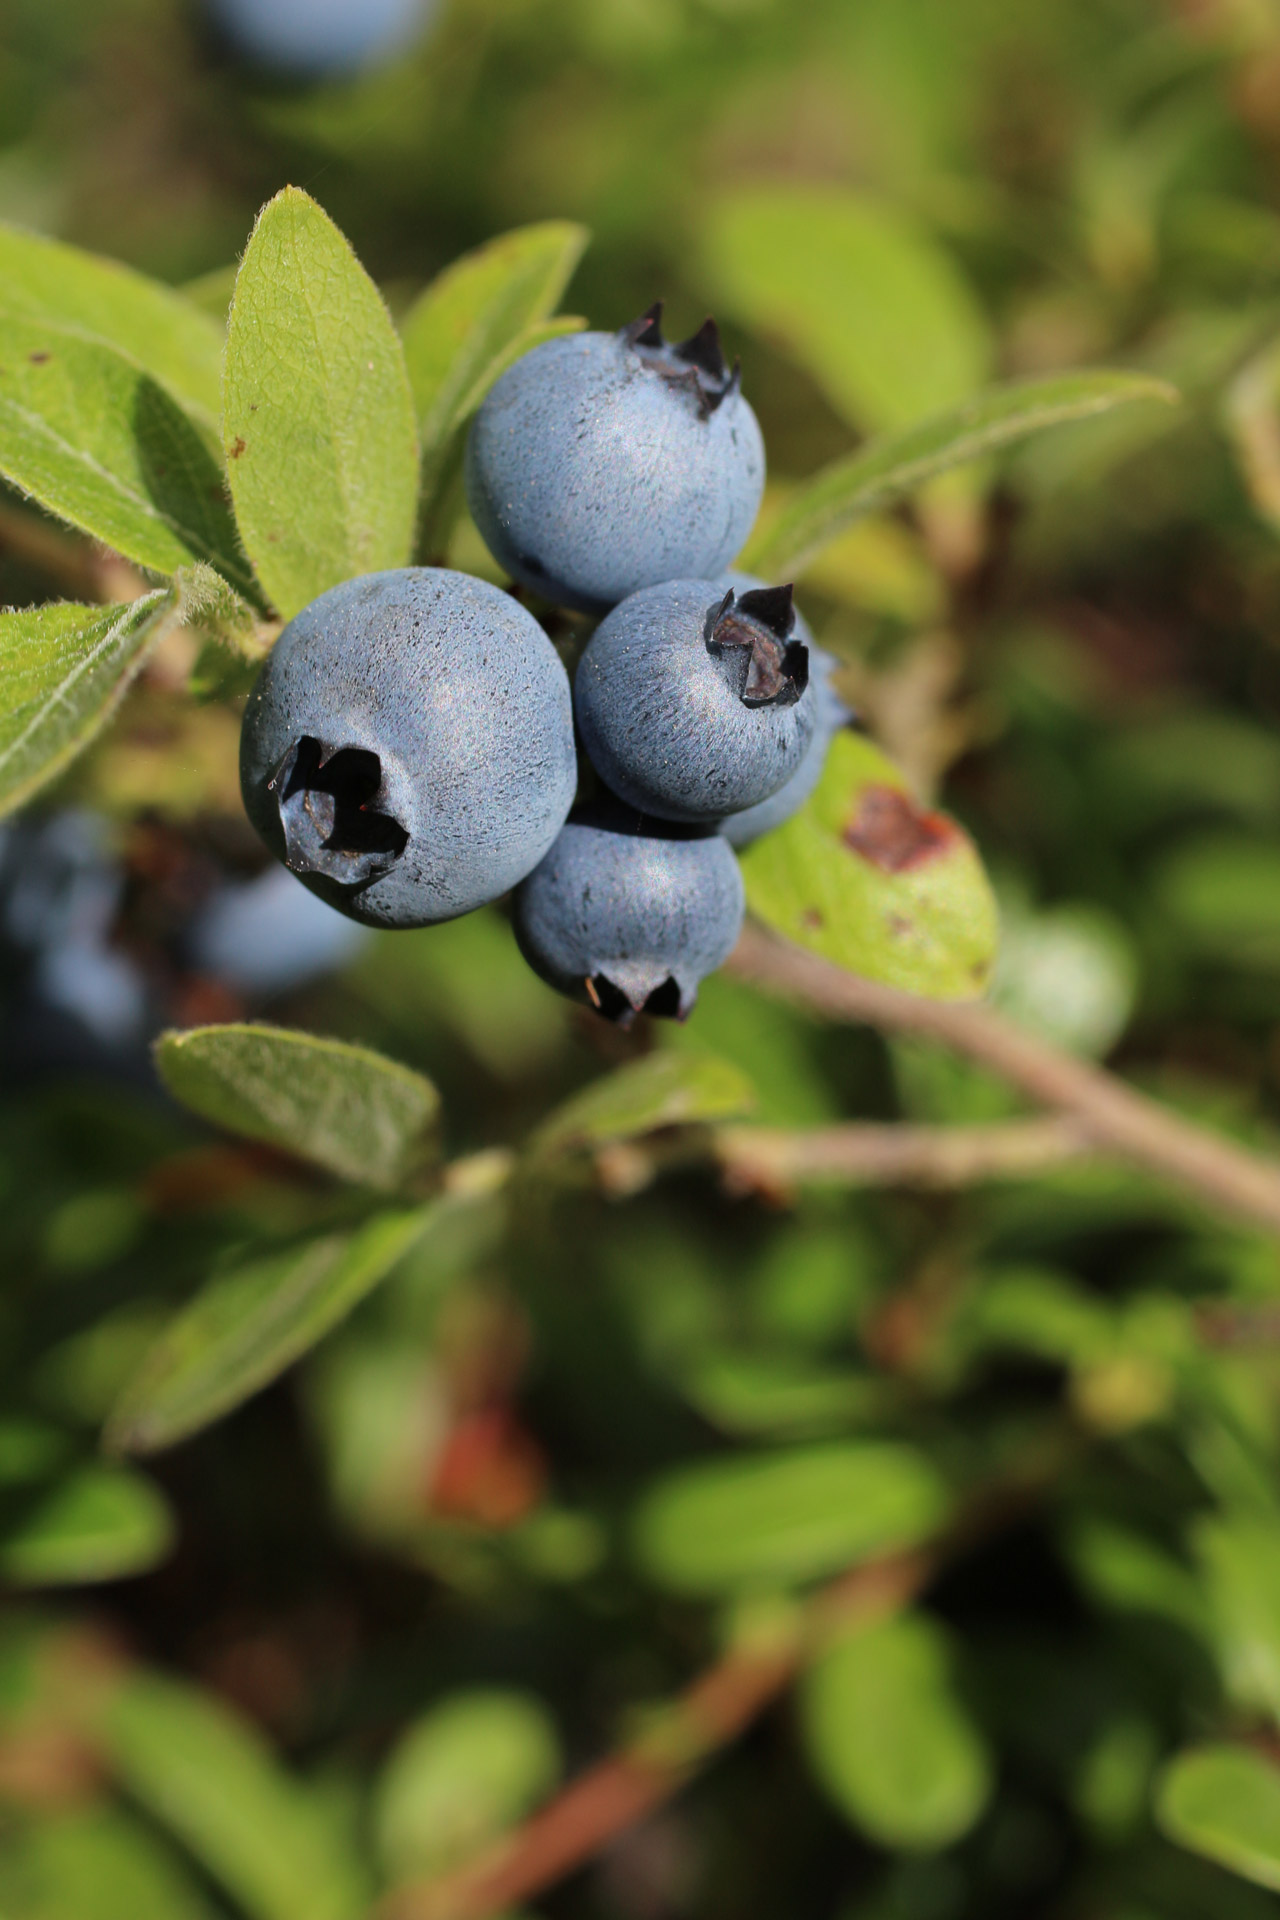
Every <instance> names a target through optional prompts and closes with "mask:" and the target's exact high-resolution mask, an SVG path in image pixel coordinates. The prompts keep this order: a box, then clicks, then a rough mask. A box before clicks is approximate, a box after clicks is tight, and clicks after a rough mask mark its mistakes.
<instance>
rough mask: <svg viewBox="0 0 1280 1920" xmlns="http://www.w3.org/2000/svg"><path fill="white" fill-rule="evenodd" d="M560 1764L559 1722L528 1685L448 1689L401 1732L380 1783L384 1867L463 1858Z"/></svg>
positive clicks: (547, 1783)
mask: <svg viewBox="0 0 1280 1920" xmlns="http://www.w3.org/2000/svg"><path fill="white" fill-rule="evenodd" d="M559 1772H560V1744H559V1741H558V1739H557V1737H556V1730H555V1726H554V1724H553V1723H552V1720H551V1717H550V1715H549V1714H548V1712H547V1710H546V1708H545V1707H544V1706H543V1705H542V1703H541V1701H539V1700H538V1699H536V1698H535V1697H534V1696H533V1695H532V1694H527V1693H516V1692H514V1691H511V1690H507V1689H498V1688H496V1687H495V1688H484V1689H481V1688H477V1689H475V1690H474V1691H472V1692H468V1693H456V1694H451V1695H449V1696H447V1697H446V1698H445V1699H444V1700H442V1701H441V1702H440V1703H439V1704H438V1705H437V1706H435V1707H433V1708H432V1709H431V1711H430V1712H429V1713H425V1714H423V1716H422V1718H421V1719H420V1720H417V1721H415V1722H414V1724H413V1725H412V1726H411V1727H410V1728H409V1730H408V1731H407V1732H406V1733H405V1734H403V1735H402V1736H401V1738H400V1740H399V1741H398V1742H397V1744H396V1746H395V1748H394V1749H393V1751H392V1753H391V1755H390V1757H389V1759H388V1760H387V1763H386V1765H385V1767H384V1768H383V1771H382V1773H381V1775H380V1777H379V1779H378V1782H377V1786H376V1788H375V1790H374V1805H373V1816H374V1822H375V1826H376V1830H377V1835H378V1846H379V1851H380V1853H381V1855H382V1858H383V1861H384V1863H385V1865H386V1867H387V1870H388V1871H389V1872H390V1873H391V1874H393V1875H394V1876H396V1877H398V1878H408V1876H409V1875H410V1874H413V1873H428V1872H440V1871H442V1870H443V1869H444V1868H445V1867H446V1866H448V1865H450V1864H452V1863H453V1862H455V1861H457V1860H461V1859H465V1858H466V1857H467V1855H468V1854H469V1853H472V1852H474V1851H476V1850H477V1849H478V1848H479V1847H480V1846H481V1845H482V1844H483V1843H484V1842H485V1841H487V1840H491V1839H493V1838H494V1837H495V1836H496V1835H498V1834H499V1833H501V1832H502V1830H503V1829H504V1828H505V1827H508V1826H511V1825H512V1824H514V1822H515V1821H516V1820H518V1819H519V1818H520V1817H521V1815H522V1814H524V1813H526V1812H528V1810H529V1808H530V1807H532V1806H534V1805H535V1804H536V1802H537V1801H539V1800H541V1799H542V1798H543V1797H544V1796H545V1795H546V1794H548V1793H549V1792H550V1791H551V1789H552V1787H554V1785H555V1783H556V1779H557V1777H558V1775H559Z"/></svg>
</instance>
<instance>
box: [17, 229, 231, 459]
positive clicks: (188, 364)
mask: <svg viewBox="0 0 1280 1920" xmlns="http://www.w3.org/2000/svg"><path fill="white" fill-rule="evenodd" d="M0 287H3V288H4V304H5V307H6V308H7V309H8V311H10V312H11V313H25V314H27V315H28V316H29V317H30V318H31V319H33V320H53V321H56V322H58V323H59V324H60V325H62V326H64V327H67V328H70V329H72V330H79V331H80V332H82V333H85V334H92V335H94V336H96V337H97V338H98V339H100V340H105V341H106V342H107V343H108V344H109V345H111V346H113V347H115V348H117V349H118V350H119V352H121V353H123V354H125V355H126V356H127V357H128V358H129V359H131V360H135V361H136V362H137V363H138V365H139V366H140V367H144V368H145V369H146V371H147V372H148V373H149V374H150V375H151V376H152V378H153V379H155V380H158V381H159V382H160V384H161V385H162V386H164V387H167V388H168V389H169V391H170V393H172V394H174V395H175V396H176V397H177V399H179V400H180V401H181V402H182V404H183V405H184V407H186V408H187V409H188V411H189V412H191V413H192V414H194V415H195V416H196V417H197V418H198V419H200V420H201V421H202V422H203V423H205V424H207V425H208V426H210V427H214V428H216V426H217V422H218V414H219V410H220V386H221V379H222V328H221V327H220V326H219V325H217V324H216V323H215V322H214V321H213V320H212V319H210V317H209V315H208V314H207V313H204V312H202V311H201V310H200V308H199V307H198V306H197V305H195V304H194V303H193V302H192V301H190V300H188V299H186V298H185V297H184V296H183V295H182V294H181V293H178V292H176V291H175V290H174V288H172V287H166V286H165V285H164V284H163V283H162V282H161V281H159V280H152V279H149V278H148V277H147V275H146V274H142V273H136V272H135V271H134V270H133V269H132V268H131V267H126V266H124V265H122V263H121V262H120V261H118V260H107V259H104V258H102V257H101V256H100V255H99V254H96V253H86V252H84V251H83V249H82V248H80V247H70V246H67V245H66V243H65V242H64V241H61V240H50V239H47V238H46V237H45V236H44V235H43V234H37V233H25V232H24V231H23V230H22V228H21V227H11V226H7V225H0Z"/></svg>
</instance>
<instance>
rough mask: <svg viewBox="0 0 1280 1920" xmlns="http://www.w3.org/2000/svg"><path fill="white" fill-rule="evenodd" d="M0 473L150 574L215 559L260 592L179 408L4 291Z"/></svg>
mask: <svg viewBox="0 0 1280 1920" xmlns="http://www.w3.org/2000/svg"><path fill="white" fill-rule="evenodd" d="M0 473H2V474H3V475H4V477H5V478H6V479H7V480H9V481H10V482H11V483H12V484H13V485H14V486H15V487H17V488H18V489H19V490H20V491H21V492H23V493H25V494H28V495H29V496H30V497H31V498H32V499H34V500H38V501H39V503H40V505H41V506H42V507H45V508H47V509H48V511H49V512H50V513H52V514H55V515H56V516H57V517H58V518H59V519H60V520H66V521H68V522H69V523H70V524H71V525H72V526H74V527H79V528H81V529H82V531H83V532H85V533H88V534H91V535H92V536H93V538H94V539H95V540H101V541H102V542H103V543H104V545H106V546H108V547H112V548H114V549H115V551H116V552H117V553H122V554H124V556H125V558H126V559H129V560H133V561H136V563H137V564H138V565H139V566H140V567H146V568H148V569H149V570H150V571H151V572H153V573H162V574H172V573H174V572H176V571H177V569H178V568H179V567H183V566H189V565H190V564H191V563H192V561H195V560H207V561H209V562H210V563H211V564H212V565H213V566H215V567H217V568H218V570H219V571H220V572H222V573H225V574H226V576H227V578H228V579H229V580H231V581H232V582H233V584H234V585H235V586H237V587H239V588H240V589H241V590H242V591H244V592H248V593H253V592H254V591H255V589H254V585H253V577H252V575H251V573H250V571H249V568H248V566H247V564H246V563H245V560H244V557H243V555H242V554H241V552H240V549H239V545H238V543H237V540H236V532H235V527H234V524H233V522H232V518H231V510H230V507H229V505H228V503H227V497H226V491H225V488H224V485H223V476H222V473H221V471H220V469H219V467H218V463H217V460H216V458H215V456H214V454H213V452H212V451H211V450H210V447H209V445H208V443H207V441H206V439H205V437H204V436H203V434H202V433H201V432H199V431H198V430H197V428H196V426H195V425H194V424H193V423H192V421H191V420H190V419H189V418H188V416H187V415H186V414H185V413H184V412H183V411H182V409H181V407H180V406H179V405H178V403H177V401H176V400H174V399H173V398H172V396H171V395H170V394H169V393H167V392H166V391H165V389H164V388H163V387H162V386H161V385H160V384H159V383H158V382H157V381H156V380H155V379H154V378H153V377H152V375H151V374H149V373H146V372H144V371H143V369H142V368H141V367H140V366H139V365H138V364H137V362H136V361H134V360H130V359H127V358H126V357H125V356H124V355H123V354H121V353H119V352H117V350H116V349H115V348H114V347H110V346H106V345H105V344H104V343H103V342H102V341H100V340H95V339H93V338H92V337H90V336H88V335H86V334H84V333H82V332H80V331H79V330H77V329H76V328H73V327H65V326H62V325H60V324H59V323H58V322H56V321H53V320H48V319H32V318H30V317H29V316H27V315H26V314H24V313H22V312H20V311H18V312H15V311H14V310H13V309H12V308H10V307H8V306H7V304H6V302H5V296H4V294H3V292H2V291H0Z"/></svg>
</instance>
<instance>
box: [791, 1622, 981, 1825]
mask: <svg viewBox="0 0 1280 1920" xmlns="http://www.w3.org/2000/svg"><path fill="white" fill-rule="evenodd" d="M801 1710H802V1717H803V1725H804V1733H805V1745H806V1748H807V1751H808V1755H809V1760H810V1764H811V1765H812V1767H813V1770H814V1772H815V1774H816V1775H817V1777H818V1779H819V1780H820V1781H821V1783H822V1785H823V1787H824V1788H825V1789H826V1791H827V1793H828V1794H829V1795H830V1796H831V1798H832V1800H833V1801H834V1802H835V1804H836V1805H837V1806H838V1807H839V1808H840V1811H841V1812H842V1813H843V1814H845V1815H846V1817H847V1818H848V1819H849V1820H851V1821H852V1822H853V1824H854V1825H855V1826H856V1827H860V1828H861V1829H862V1831H863V1832H864V1833H865V1834H867V1835H868V1836H869V1837H870V1838H871V1839H872V1840H874V1841H876V1842H878V1844H879V1845H881V1846H886V1847H896V1848H905V1849H911V1850H920V1851H926V1852H928V1851H933V1850H935V1849H936V1848H939V1847H946V1846H950V1844H951V1843H952V1841H953V1840H958V1839H959V1838H960V1836H961V1834H963V1833H966V1832H967V1831H968V1829H969V1828H970V1827H971V1826H972V1825H973V1823H974V1821H975V1820H976V1819H977V1817H978V1815H979V1814H980V1813H981V1811H982V1808H983V1806H984V1804H985V1803H986V1800H987V1798H988V1795H989V1794H990V1791H991V1785H992V1776H991V1762H990V1760H989V1758H988V1755H987V1750H986V1745H985V1743H984V1741H983V1739H982V1736H981V1734H980V1733H979V1732H978V1730H977V1728H976V1727H975V1726H974V1724H973V1722H972V1720H971V1719H970V1717H969V1715H968V1713H967V1712H966V1711H965V1708H964V1706H963V1704H962V1702H961V1700H960V1699H959V1697H958V1695H957V1693H956V1689H955V1685H954V1682H953V1679H952V1675H951V1656H950V1648H949V1646H948V1643H947V1640H946V1638H945V1637H944V1635H943V1633H942V1630H941V1629H940V1628H939V1627H938V1626H937V1625H935V1623H934V1622H933V1621H932V1620H930V1619H928V1618H926V1617H925V1616H924V1615H922V1614H913V1615H906V1616H904V1617H902V1618H899V1619H894V1620H884V1621H880V1622H877V1623H876V1624H875V1625H873V1626H870V1627H867V1628H865V1629H864V1630H863V1631H861V1632H858V1633H855V1634H851V1635H850V1636H849V1637H848V1638H847V1639H844V1640H841V1641H840V1642H839V1643H838V1644H837V1645H836V1646H834V1647H833V1648H832V1649H831V1650H830V1651H829V1652H828V1653H826V1654H824V1655H823V1656H822V1658H821V1659H819V1660H817V1661H816V1662H815V1663H814V1665H813V1666H812V1667H811V1668H810V1669H809V1671H808V1673H807V1674H806V1675H805V1679H804V1685H803V1687H802V1690H801Z"/></svg>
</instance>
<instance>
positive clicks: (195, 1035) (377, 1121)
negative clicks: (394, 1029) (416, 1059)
mask: <svg viewBox="0 0 1280 1920" xmlns="http://www.w3.org/2000/svg"><path fill="white" fill-rule="evenodd" d="M155 1061H156V1068H157V1071H158V1072H159V1074H160V1078H161V1079H162V1080H163V1081H164V1084H165V1086H166V1087H167V1088H168V1089H169V1091H170V1093H172V1094H173V1095H174V1097H175V1098H176V1099H178V1100H181V1101H182V1102H183V1103H184V1105H186V1106H188V1107H190V1108H192V1110H193V1111H194V1112H196V1113H198V1114H200V1116H201V1117H202V1118H203V1119H205V1120H210V1121H212V1122H213V1124H214V1125H215V1126H218V1127H226V1128H228V1129H229V1130H230V1131H231V1132H232V1133H242V1134H245V1135H247V1137H248V1138H249V1139H250V1140H262V1141H265V1142H266V1143H267V1144H268V1145H270V1146H273V1147H279V1148H281V1149H283V1150H284V1151H285V1152H288V1153H295V1154H298V1155H299V1156H300V1157H301V1158H302V1159H304V1160H313V1161H315V1163H316V1164H317V1165H318V1166H321V1167H325V1168H327V1169H328V1171H329V1172H330V1173H336V1174H338V1175H339V1177H340V1178H342V1179H344V1180H357V1181H359V1182H361V1184H363V1185H364V1186H370V1187H378V1188H381V1189H383V1190H384V1191H389V1190H391V1189H393V1188H395V1187H398V1186H400V1185H402V1184H403V1183H404V1181H405V1180H407V1179H408V1178H409V1177H410V1176H411V1175H412V1174H413V1173H415V1172H416V1171H418V1170H419V1169H420V1168H421V1166H422V1165H423V1163H424V1161H425V1160H426V1159H427V1158H428V1156H429V1154H430V1152H431V1150H432V1148H433V1146H434V1140H435V1125H436V1120H437V1117H438V1115H439V1110H440V1096H439V1095H438V1094H437V1092H436V1090H435V1088H434V1087H433V1086H432V1084H431V1082H430V1081H429V1080H427V1079H425V1078H424V1077H423V1075H422V1074H420V1073H414V1072H412V1071H411V1069H410V1068H408V1067H402V1066H401V1065H400V1064H399V1063H398V1062H397V1061H395V1060H388V1059H387V1058H386V1056H385V1054H381V1053H374V1052H373V1050H372V1049H371V1048H369V1047H356V1046H350V1045H348V1044H347V1043H346V1042H345V1041H342V1040H322V1039H319V1038H318V1037H317V1036H316V1035H315V1034H310V1033H295V1032H292V1031H291V1030H290V1029H288V1028H286V1027H268V1026H242V1025H235V1024H228V1025H226V1026H221V1027H191V1028H189V1029H188V1030H187V1031H186V1032H184V1033H165V1034H162V1035H161V1036H160V1038H159V1040H158V1041H157V1042H156V1046H155Z"/></svg>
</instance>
